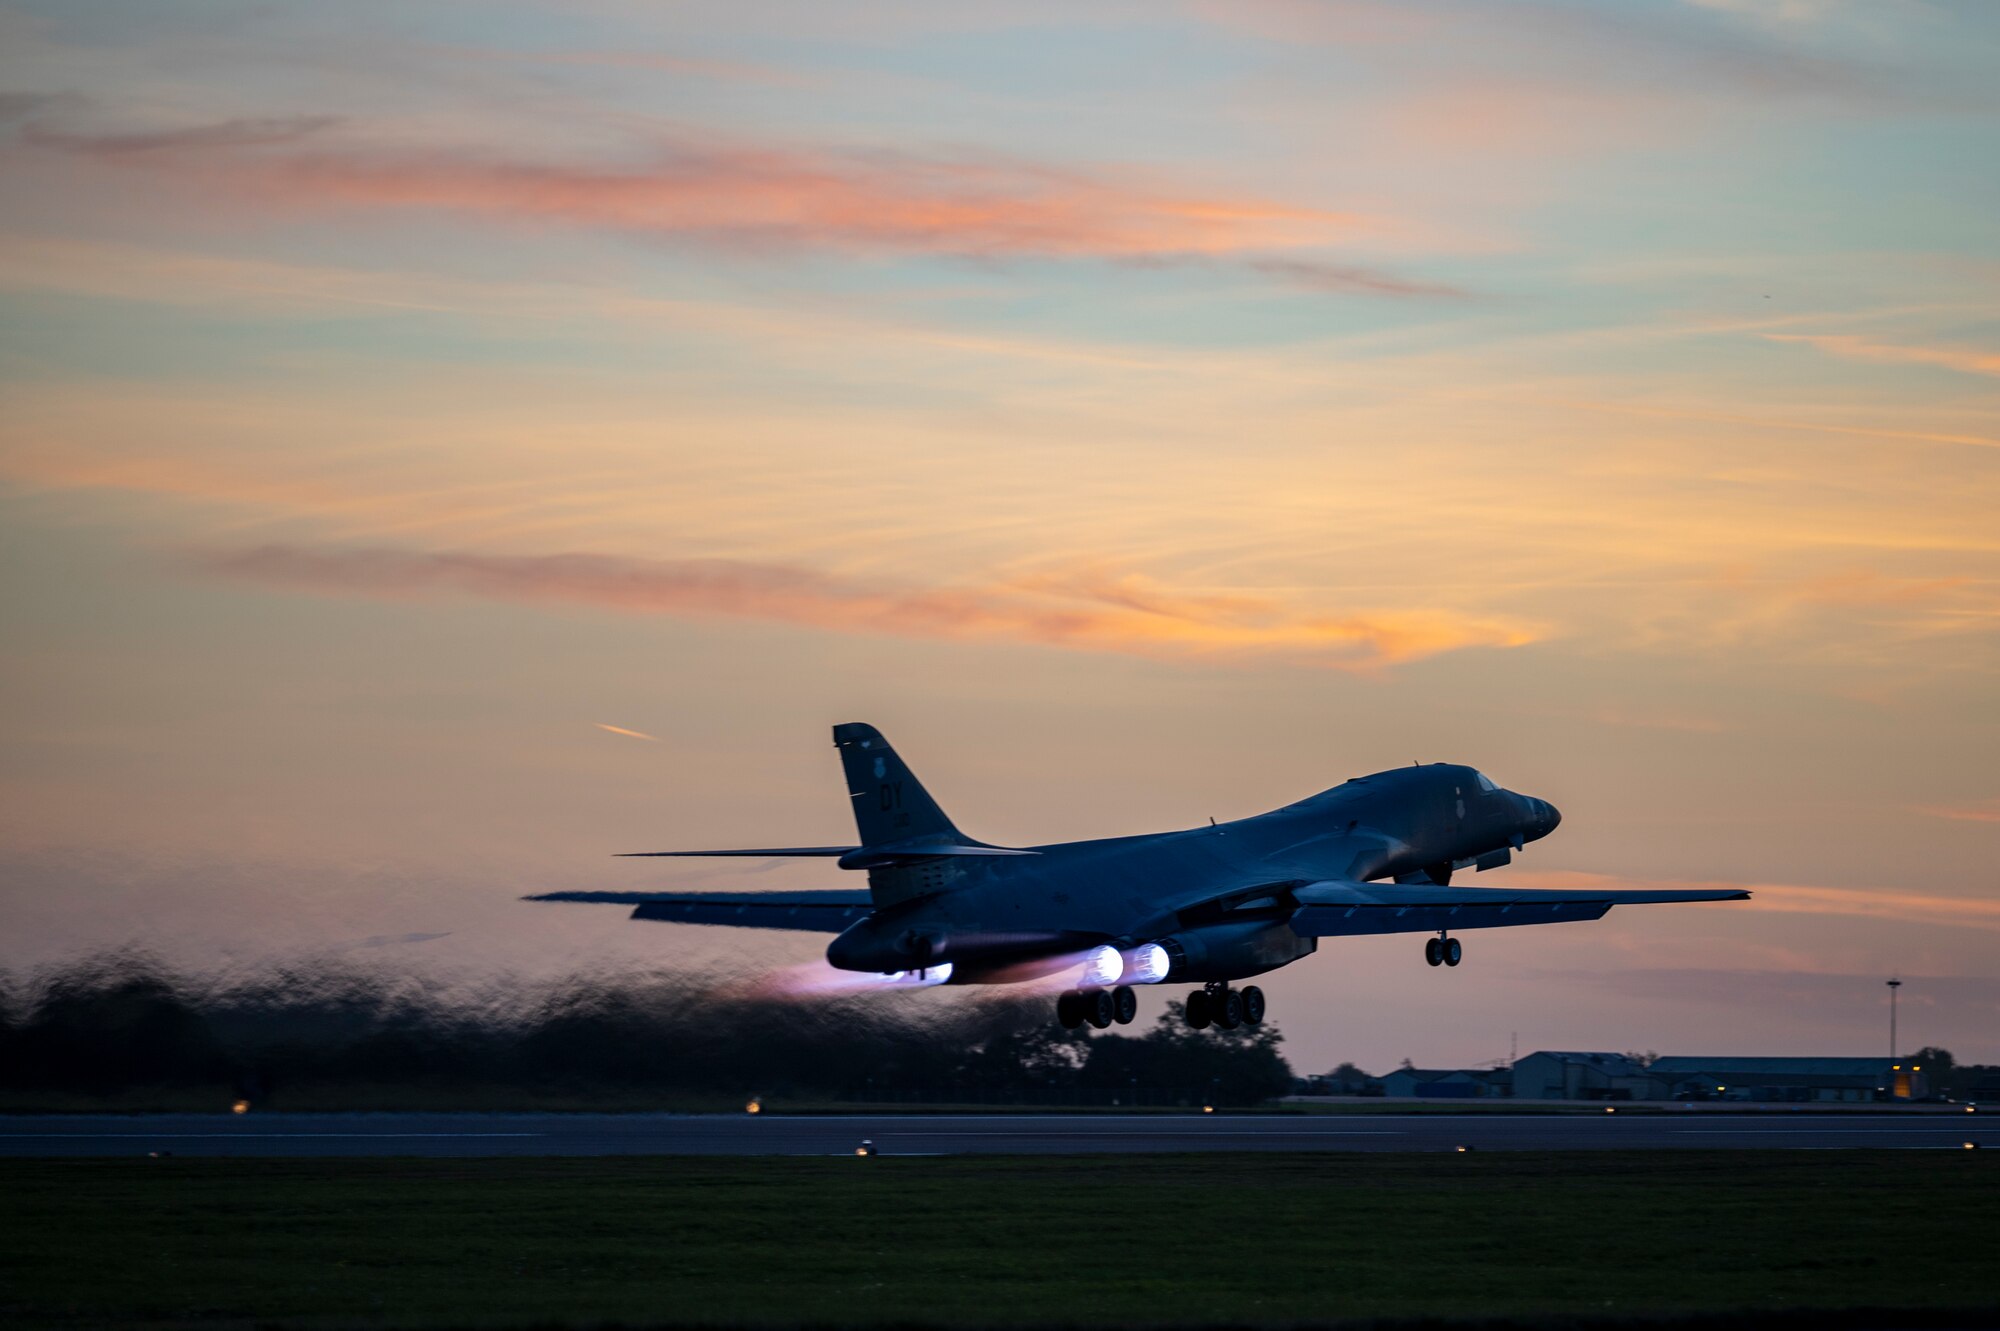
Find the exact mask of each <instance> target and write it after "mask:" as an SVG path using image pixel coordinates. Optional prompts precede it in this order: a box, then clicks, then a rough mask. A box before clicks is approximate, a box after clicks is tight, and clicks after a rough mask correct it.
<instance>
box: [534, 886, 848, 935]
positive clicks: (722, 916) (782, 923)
mask: <svg viewBox="0 0 2000 1331" xmlns="http://www.w3.org/2000/svg"><path fill="white" fill-rule="evenodd" d="M522 899H523V900H524V901H589V902H601V903H609V904H611V905H625V906H632V907H634V910H633V911H632V918H633V919H635V920H673V921H676V922H678V923H681V924H728V925H734V926H736V927H737V928H739V929H803V930H806V931H808V932H810V933H822V934H837V933H839V932H841V931H842V930H843V929H845V928H847V926H848V925H850V924H852V923H854V922H855V921H856V920H858V919H860V918H861V917H862V916H864V915H866V914H868V913H869V912H870V911H871V910H873V909H874V906H873V904H872V903H871V902H870V900H869V897H868V890H867V889H866V888H861V889H858V890H853V891H844V890H826V891H816V892H544V893H542V894H541V895H539V896H532V897H524V898H522Z"/></svg>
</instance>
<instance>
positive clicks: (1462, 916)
mask: <svg viewBox="0 0 2000 1331" xmlns="http://www.w3.org/2000/svg"><path fill="white" fill-rule="evenodd" d="M1292 895H1293V898H1294V899H1295V900H1297V902H1298V903H1299V908H1298V909H1297V910H1296V911H1294V912H1292V929H1293V931H1294V932H1296V933H1298V934H1301V935H1303V936H1305V937H1308V938H1329V937H1335V936H1338V935H1342V934H1403V933H1430V932H1432V931H1434V930H1438V929H1497V928H1501V927H1503V926H1506V925H1514V924H1557V923H1566V922H1568V921H1570V920H1595V919H1598V918H1599V917H1601V916H1602V915H1603V914H1604V913H1605V912H1606V911H1608V910H1610V909H1611V908H1612V907H1613V906H1628V905H1651V904H1656V903H1660V902H1669V901H1743V900H1746V899H1748V898H1749V896H1750V894H1749V893H1748V892H1744V891H1740V890H1737V889H1732V888H1720V889H1711V888H1678V889H1667V890H1663V891H1654V892H1601V891H1598V890H1597V889H1595V888H1508V887H1435V886H1432V885H1430V884H1427V883H1350V882H1339V881H1332V882H1323V883H1308V884H1306V885H1304V886H1303V887H1299V888H1295V889H1294V890H1293V893H1292Z"/></svg>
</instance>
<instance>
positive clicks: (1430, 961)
mask: <svg viewBox="0 0 2000 1331" xmlns="http://www.w3.org/2000/svg"><path fill="white" fill-rule="evenodd" d="M1464 955H1465V948H1464V946H1463V945H1461V944H1460V943H1459V941H1458V940H1457V939H1456V938H1447V937H1446V936H1445V934H1444V931H1443V930H1439V931H1438V936H1437V937H1436V938H1426V939H1425V940H1424V961H1425V963H1426V964H1427V965H1431V966H1456V965H1457V964H1458V962H1459V958H1461V957H1463V956H1464Z"/></svg>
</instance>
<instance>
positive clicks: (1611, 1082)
mask: <svg viewBox="0 0 2000 1331" xmlns="http://www.w3.org/2000/svg"><path fill="white" fill-rule="evenodd" d="M1514 1098H1515V1099H1517V1100H1664V1099H1666V1098H1667V1090H1666V1086H1665V1084H1664V1083H1662V1082H1660V1081H1658V1080H1657V1079H1655V1078H1654V1077H1653V1076H1652V1074H1651V1073H1650V1072H1648V1071H1647V1069H1646V1068H1645V1067H1644V1066H1643V1065H1642V1064H1640V1063H1639V1062H1637V1061H1636V1060H1634V1059H1631V1058H1627V1057H1626V1056H1625V1055H1624V1054H1601V1053H1578V1052H1574V1051H1569V1050H1557V1049H1541V1050H1537V1051H1536V1052H1534V1053H1532V1054H1529V1055H1528V1056H1527V1057H1526V1058H1519V1059H1516V1060H1514Z"/></svg>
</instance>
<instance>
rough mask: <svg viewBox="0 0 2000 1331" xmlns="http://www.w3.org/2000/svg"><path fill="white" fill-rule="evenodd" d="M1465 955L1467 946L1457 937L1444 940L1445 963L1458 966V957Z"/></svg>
mask: <svg viewBox="0 0 2000 1331" xmlns="http://www.w3.org/2000/svg"><path fill="white" fill-rule="evenodd" d="M1464 955H1465V947H1464V945H1463V944H1461V943H1460V942H1459V941H1458V940H1457V939H1456V938H1447V939H1445V940H1444V964H1445V965H1447V966H1456V965H1457V964H1458V959H1459V958H1460V957H1462V956H1464Z"/></svg>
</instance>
